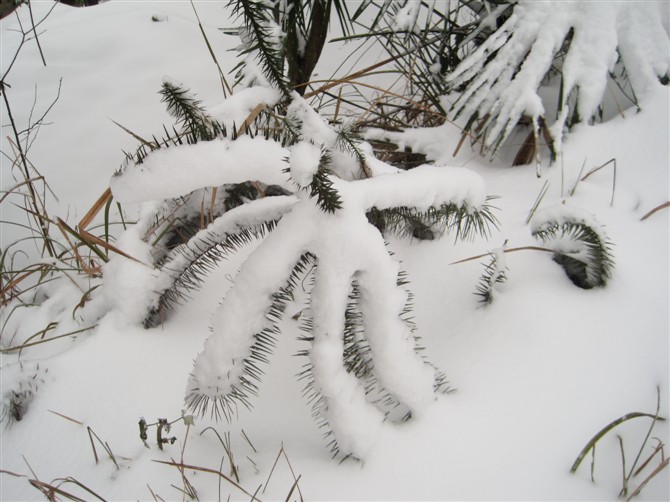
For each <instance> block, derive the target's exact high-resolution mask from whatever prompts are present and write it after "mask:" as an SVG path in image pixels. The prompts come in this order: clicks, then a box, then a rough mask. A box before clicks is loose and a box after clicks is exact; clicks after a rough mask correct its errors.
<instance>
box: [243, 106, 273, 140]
mask: <svg viewBox="0 0 670 502" xmlns="http://www.w3.org/2000/svg"><path fill="white" fill-rule="evenodd" d="M266 108H267V105H266V104H265V103H258V104H257V105H256V107H255V108H254V109H253V110H251V113H249V116H248V117H247V118H246V119H244V122H242V125H241V126H240V127H239V129H238V130H237V134H246V133H247V132H248V131H249V126H250V125H251V124H253V123H254V120H256V117H258V116H259V115H260V114H261V112H262V111H263V110H265V109H266Z"/></svg>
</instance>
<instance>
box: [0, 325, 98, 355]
mask: <svg viewBox="0 0 670 502" xmlns="http://www.w3.org/2000/svg"><path fill="white" fill-rule="evenodd" d="M97 326H98V325H97V324H94V325H93V326H89V327H88V328H83V329H78V330H76V331H71V332H70V333H64V334H62V335H58V336H52V337H51V338H47V339H46V340H39V341H37V342H31V343H24V344H23V345H18V346H16V347H8V348H6V349H0V354H7V353H9V352H13V351H15V350H19V351H20V350H23V349H27V348H28V347H34V346H35V345H40V344H43V343H49V342H53V341H54V340H58V339H60V338H65V337H68V336H75V335H78V334H79V333H83V332H85V331H89V330H91V329H93V328H96V327H97Z"/></svg>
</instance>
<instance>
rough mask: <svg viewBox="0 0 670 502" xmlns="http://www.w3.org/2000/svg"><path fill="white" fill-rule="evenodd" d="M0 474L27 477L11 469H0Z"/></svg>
mask: <svg viewBox="0 0 670 502" xmlns="http://www.w3.org/2000/svg"><path fill="white" fill-rule="evenodd" d="M0 474H9V475H10V476H14V477H15V478H27V477H28V476H26V475H25V474H17V473H16V472H12V471H6V470H5V469H0Z"/></svg>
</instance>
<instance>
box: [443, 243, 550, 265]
mask: <svg viewBox="0 0 670 502" xmlns="http://www.w3.org/2000/svg"><path fill="white" fill-rule="evenodd" d="M517 251H542V252H544V253H556V251H555V250H553V249H547V248H542V247H539V246H521V247H518V248H510V249H503V252H504V253H515V252H517ZM490 255H491V253H484V254H478V255H477V256H470V257H469V258H463V259H462V260H458V261H453V262H451V263H450V264H449V265H458V264H460V263H466V262H468V261H474V260H479V259H480V258H484V257H486V256H490Z"/></svg>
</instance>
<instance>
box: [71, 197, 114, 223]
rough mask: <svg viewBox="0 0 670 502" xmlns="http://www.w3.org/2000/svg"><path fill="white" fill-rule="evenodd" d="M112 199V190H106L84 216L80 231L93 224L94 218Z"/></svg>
mask: <svg viewBox="0 0 670 502" xmlns="http://www.w3.org/2000/svg"><path fill="white" fill-rule="evenodd" d="M111 199H112V190H111V189H110V188H108V189H107V190H105V191H104V192H103V193H102V195H101V196H100V197H98V200H96V201H95V202H94V203H93V205H92V206H91V208H90V209H89V210H88V212H87V213H86V214H85V215H84V217H83V218H82V219H81V221H80V222H79V225H78V227H79V229H80V231H81V229H86V228H88V226H89V225H90V224H91V221H93V218H95V217H96V216H97V215H98V213H99V212H100V211H101V210H102V208H103V207H105V206H106V205H107V202H109V201H110V200H111Z"/></svg>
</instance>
